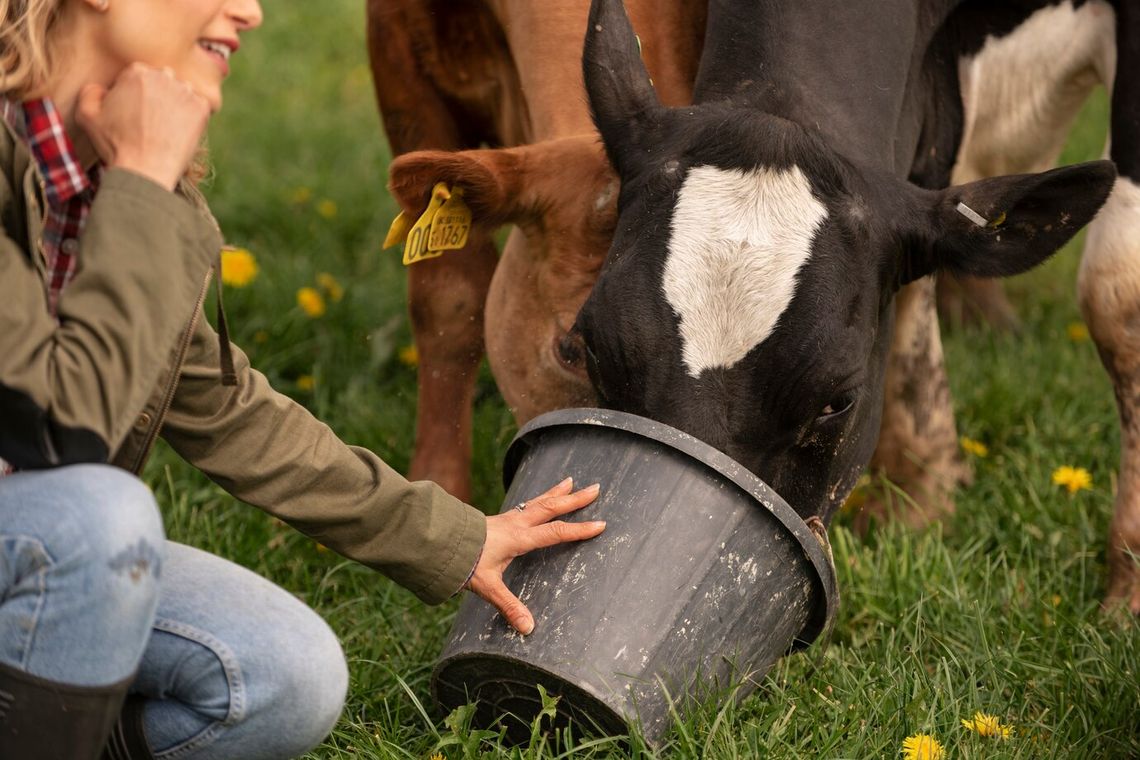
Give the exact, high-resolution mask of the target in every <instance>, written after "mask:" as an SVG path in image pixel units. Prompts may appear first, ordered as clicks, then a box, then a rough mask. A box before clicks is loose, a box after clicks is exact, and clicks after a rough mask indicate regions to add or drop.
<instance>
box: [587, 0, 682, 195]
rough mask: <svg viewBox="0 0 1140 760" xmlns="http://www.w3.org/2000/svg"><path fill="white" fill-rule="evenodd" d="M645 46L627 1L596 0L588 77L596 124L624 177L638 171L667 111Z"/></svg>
mask: <svg viewBox="0 0 1140 760" xmlns="http://www.w3.org/2000/svg"><path fill="white" fill-rule="evenodd" d="M640 47H641V46H640V43H639V42H638V39H637V37H636V36H635V35H634V33H633V26H632V25H631V24H630V22H629V17H628V16H627V15H626V12H625V6H623V5H622V0H593V2H591V3H590V22H589V25H588V26H587V28H586V43H585V48H584V50H583V54H582V73H583V76H584V78H585V82H586V93H587V94H588V95H589V98H590V109H591V110H592V111H593V114H594V124H595V125H597V127H598V131H599V132H601V134H602V140H603V142H605V145H606V153H607V154H608V155H609V157H610V161H611V162H612V163H613V165H614V167H615V168H616V169H617V170H618V173H619V174H620V175H622V176H627V175H628V174H630V173H633V172H636V171H637V169H638V168H639V160H638V157H639V156H641V155H643V154H644V147H643V145H644V142H645V140H646V139H647V138H648V137H649V133H650V131H651V130H652V128H653V126H654V125H655V124H656V123H657V122H658V121H659V120H660V118H661V115H662V114H663V112H664V110H665V109H664V108H663V107H662V105H661V102H660V101H659V100H658V99H657V93H656V91H655V90H654V89H653V83H652V82H651V81H650V79H649V72H648V71H647V70H646V68H645V62H644V61H643V60H642V59H641V49H640Z"/></svg>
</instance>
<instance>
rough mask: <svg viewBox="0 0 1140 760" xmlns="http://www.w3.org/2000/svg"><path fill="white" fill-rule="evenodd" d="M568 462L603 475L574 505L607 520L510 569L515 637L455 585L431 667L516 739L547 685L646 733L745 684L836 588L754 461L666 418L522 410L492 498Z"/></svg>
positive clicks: (827, 604) (538, 487) (660, 731)
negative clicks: (582, 502)
mask: <svg viewBox="0 0 1140 760" xmlns="http://www.w3.org/2000/svg"><path fill="white" fill-rule="evenodd" d="M566 476H571V477H573V478H574V482H575V483H576V484H577V485H578V486H583V485H587V484H589V483H593V482H600V483H601V484H602V490H601V494H600V495H599V497H598V499H597V501H596V502H595V503H593V504H591V505H590V506H588V507H586V508H585V509H583V510H581V511H580V512H579V513H577V514H575V515H574V516H572V517H571V518H570V519H572V520H598V519H601V520H606V522H607V527H606V530H605V532H604V533H602V535H600V536H598V537H597V538H594V539H591V540H589V541H585V542H581V543H577V544H569V545H562V546H557V547H552V548H550V549H544V550H540V551H536V552H532V553H530V554H528V555H525V556H523V557H520V558H519V559H516V560H515V561H514V562H512V563H511V565H510V567H509V568H508V570H507V573H506V576H505V581H506V583H507V585H508V586H509V587H510V588H511V589H512V590H513V591H514V592H515V593H516V594H517V595H518V596H519V597H520V598H521V599H522V600H523V602H524V603H526V604H527V606H528V607H529V608H530V610H531V613H532V614H533V615H534V618H535V629H534V632H533V633H531V634H530V635H529V636H525V637H524V636H520V635H519V634H517V633H515V632H514V630H513V629H511V628H510V627H509V626H508V625H507V624H506V622H505V621H504V620H503V618H502V617H501V616H500V615H499V614H498V612H497V611H496V610H494V608H492V607H491V606H490V605H488V604H486V603H485V602H483V601H482V600H480V599H477V598H475V597H473V596H471V597H469V598H467V599H465V600H464V602H463V604H462V605H461V607H460V610H459V613H458V615H457V616H456V620H455V624H454V626H453V628H452V631H451V635H450V638H449V640H448V642H447V645H446V646H445V648H444V651H443V653H442V655H441V656H440V659H439V661H438V663H437V664H436V668H435V671H434V673H433V677H432V690H433V693H434V695H435V698H436V699H437V701H438V702H439V703H440V704H441V706H442V707H443V708H444V709H445V710H450V709H453V708H455V707H457V706H459V705H463V704H467V703H468V702H471V701H477V702H478V707H477V712H476V723H477V724H478V725H484V726H485V725H490V724H491V723H493V722H494V721H496V720H499V719H503V721H504V725H506V727H507V730H508V736H509V737H511V738H514V739H517V740H525V739H526V738H528V737H529V736H530V725H531V721H532V720H533V719H534V718H535V716H537V715H538V714H539V713H540V712H541V709H542V703H541V700H540V695H539V691H538V688H537V685H539V684H541V685H542V686H543V687H544V688H545V689H546V691H547V692H548V693H549V694H551V695H553V696H558V697H559V698H560V699H559V702H558V715H559V718H560V721H562V722H564V721H565V720H566V719H570V720H572V721H573V722H574V724H575V727H576V729H577V730H579V731H583V730H593V731H595V732H598V733H602V734H606V735H613V734H622V733H625V732H626V731H627V730H628V729H627V723H629V722H634V723H638V724H640V728H641V732H642V735H643V736H644V737H645V738H646V740H647V741H649V742H650V743H651V744H654V743H657V742H659V741H660V740H661V739H662V738H663V737H664V735H665V733H666V732H667V731H668V729H669V727H670V725H671V722H672V717H671V714H670V707H671V705H672V706H674V707H675V708H676V710H677V711H678V712H679V713H680V714H681V715H682V716H684V715H685V714H686V712H687V711H688V710H689V709H690V708H691V706H692V705H693V704H695V703H697V702H699V701H702V700H705V699H709V698H715V697H717V696H718V695H719V696H724V695H725V694H726V693H727V692H728V690H730V689H734V688H736V687H739V689H738V691H736V695H737V696H743V695H744V694H747V693H748V692H750V691H751V690H752V689H753V688H755V686H756V685H757V684H758V683H759V681H760V680H761V679H762V678H763V676H764V674H765V673H766V672H767V671H768V669H769V667H770V666H771V665H772V663H773V662H775V661H776V660H777V659H778V658H779V657H780V656H782V655H783V654H785V653H786V652H788V651H789V649H793V648H796V647H800V646H806V645H807V644H808V643H810V642H811V641H812V640H814V639H815V638H816V637H817V636H818V635H819V634H820V632H821V631H822V630H823V629H824V628H825V626H826V625H828V624H829V623H830V621H831V620H832V619H833V618H834V615H835V611H836V607H837V604H838V598H837V594H836V591H835V570H834V567H833V565H832V563H831V558H830V553H829V551H828V549H827V547H826V538H825V537H823V538H821V537H820V536H819V535H817V534H816V533H813V532H812V530H811V529H810V528H809V527H808V526H807V525H806V524H805V523H804V521H803V520H802V519H801V518H800V517H799V516H798V515H797V514H796V513H795V511H794V510H792V509H791V508H790V507H789V506H788V505H787V504H786V503H785V502H784V501H783V500H782V499H780V497H779V496H778V495H776V494H775V493H774V492H773V491H772V490H771V489H769V488H768V487H767V486H766V485H765V484H764V483H763V482H762V481H760V480H759V479H758V478H757V477H756V476H755V475H753V474H752V473H750V472H749V471H747V470H746V469H744V468H743V467H741V466H740V465H739V464H737V463H736V462H734V461H733V460H732V459H730V458H728V457H727V456H725V455H724V454H722V453H720V452H719V451H717V450H715V449H713V448H712V447H710V446H708V445H706V444H704V443H702V442H701V441H698V440H697V439H695V438H693V437H691V436H689V435H686V434H684V433H681V432H680V431H677V430H675V429H673V428H670V427H668V426H666V425H662V424H660V423H656V422H653V421H651V420H647V419H644V418H641V417H637V416H634V415H630V414H625V413H621V412H614V411H608V410H600V409H565V410H561V411H557V412H551V413H549V414H545V415H543V416H541V417H538V418H536V419H535V420H532V421H531V422H530V423H529V424H528V425H526V426H525V427H524V428H523V429H522V430H520V431H519V434H518V435H517V436H516V437H515V440H514V442H513V443H512V444H511V447H510V449H509V450H508V452H507V457H506V462H505V465H504V480H505V482H506V484H507V494H506V497H505V499H504V502H503V503H504V509H510V508H511V505H514V504H517V503H519V502H520V501H523V500H524V499H530V498H533V497H535V496H538V495H539V494H541V493H543V492H544V491H546V490H547V489H548V488H550V486H552V485H553V484H555V483H557V482H558V481H560V480H561V479H562V478H564V477H566Z"/></svg>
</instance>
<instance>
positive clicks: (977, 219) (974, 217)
mask: <svg viewBox="0 0 1140 760" xmlns="http://www.w3.org/2000/svg"><path fill="white" fill-rule="evenodd" d="M958 213H959V214H961V215H962V216H964V217H966V218H967V219H969V220H970V221H971V222H973V223H974V224H976V225H978V226H979V227H987V226H989V221H988V220H987V219H986V218H985V217H984V216H982V215H981V214H979V213H978V212H977V211H974V209H972V208H970V207H969V206H967V205H966V204H965V203H962V202H961V201H959V202H958Z"/></svg>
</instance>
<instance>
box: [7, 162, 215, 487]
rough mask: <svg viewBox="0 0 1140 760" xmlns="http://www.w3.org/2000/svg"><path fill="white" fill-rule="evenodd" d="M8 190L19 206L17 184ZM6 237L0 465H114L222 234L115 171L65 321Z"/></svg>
mask: <svg viewBox="0 0 1140 760" xmlns="http://www.w3.org/2000/svg"><path fill="white" fill-rule="evenodd" d="M0 185H2V186H0V194H4V195H6V200H7V201H9V202H10V201H11V200H12V198H13V196H14V194H15V192H16V188H13V187H11V186H9V183H8V180H7V179H3V178H0ZM9 234H10V233H9V231H8V230H7V229H6V230H5V234H4V236H3V237H2V238H0V297H2V298H3V306H2V307H0V458H3V459H5V460H7V461H8V462H9V463H11V464H13V465H15V466H16V467H19V468H38V467H51V466H57V465H65V464H72V463H78V462H106V461H108V460H109V458H110V456H111V454H112V453H113V452H114V451H115V450H116V449H117V448H118V446H119V444H120V442H121V441H122V440H123V438H124V437H125V436H126V434H127V432H128V430H129V428H130V426H131V424H132V423H133V422H134V415H135V414H136V413H137V412H138V410H139V409H141V408H142V407H143V405H144V404H145V403H146V400H147V398H148V396H149V394H150V393H151V392H153V390H154V387H155V385H156V383H157V382H158V377H159V375H160V374H161V373H162V372H163V370H164V369H166V368H167V366H168V364H169V359H170V352H171V348H172V346H174V345H175V344H176V343H177V341H178V336H179V334H180V333H181V332H182V330H184V329H185V326H186V323H187V316H188V315H190V314H192V313H193V312H194V308H195V307H194V304H195V301H196V300H197V298H198V295H199V292H200V291H201V289H202V284H203V282H204V281H205V278H206V276H207V272H208V270H209V269H210V267H211V265H212V262H213V260H214V259H215V258H216V256H217V255H218V251H219V250H220V245H221V238H220V236H219V235H218V233H217V230H216V228H215V227H214V225H213V223H212V222H211V221H210V220H209V218H208V217H206V216H205V215H204V214H203V213H201V212H200V211H199V210H198V209H196V208H195V207H194V206H193V205H192V204H191V203H190V202H189V201H187V200H186V199H184V198H181V197H179V196H177V195H175V194H174V193H171V192H169V191H167V190H166V189H164V188H162V187H160V186H159V185H158V184H156V183H154V182H151V181H150V180H148V179H146V178H144V177H142V176H139V175H137V174H132V173H130V172H127V171H125V170H121V169H112V170H109V171H107V172H106V173H105V175H104V177H103V182H102V185H101V187H100V190H99V192H98V194H97V195H96V197H95V202H94V204H93V205H92V207H91V210H90V212H89V214H88V217H87V222H86V226H85V228H84V231H83V234H82V235H81V237H80V240H79V243H80V248H79V253H78V259H77V269H76V272H75V275H74V277H73V279H72V280H71V282H70V283H69V284H68V286H67V288H66V289H65V290H64V291H63V294H62V296H61V298H60V300H59V304H58V307H59V308H58V321H57V320H56V318H54V317H53V316H52V315H51V314H50V313H49V312H48V305H47V295H46V293H45V289H44V283H43V280H42V277H41V275H40V274H39V273H38V272H37V271H36V268H35V266H34V265H33V260H32V259H31V258H29V256H28V255H27V254H26V253H25V252H24V248H23V246H21V245H20V244H19V243H17V242H16V241H15V240H13V239H12V238H11V237H10V236H9ZM33 255H38V252H37V253H35V254H33Z"/></svg>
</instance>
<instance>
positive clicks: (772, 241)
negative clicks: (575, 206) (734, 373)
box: [663, 166, 827, 377]
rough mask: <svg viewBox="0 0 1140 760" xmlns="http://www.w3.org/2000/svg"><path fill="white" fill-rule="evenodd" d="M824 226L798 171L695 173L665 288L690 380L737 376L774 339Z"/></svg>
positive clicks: (672, 243)
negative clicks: (711, 374) (720, 370)
mask: <svg viewBox="0 0 1140 760" xmlns="http://www.w3.org/2000/svg"><path fill="white" fill-rule="evenodd" d="M826 218H827V209H826V208H825V207H824V205H823V204H822V203H820V202H819V200H818V199H816V197H815V196H814V195H812V192H811V185H810V184H809V183H808V180H807V177H805V176H804V174H803V172H801V171H800V170H799V167H795V166H793V167H792V168H791V169H788V170H776V169H767V168H762V169H755V170H751V171H737V170H725V169H718V168H716V167H712V166H698V167H696V168H694V169H691V170H690V171H689V173H688V175H687V176H686V177H685V182H684V184H683V185H682V186H681V192H680V196H679V199H678V202H677V206H676V208H675V209H674V211H673V225H672V235H671V237H670V240H669V255H668V258H667V259H666V262H665V274H664V283H663V288H664V291H665V298H666V299H667V300H668V301H669V304H670V305H671V306H672V307H673V310H674V312H676V314H677V316H678V317H679V318H680V323H681V324H680V329H681V340H682V343H683V349H682V350H683V353H682V358H683V360H684V362H685V366H686V368H687V369H688V371H689V374H690V375H692V376H693V377H697V376H698V375H700V373H701V372H702V371H703V370H705V369H709V368H713V367H731V366H732V365H734V364H736V362H738V361H740V360H741V359H743V358H744V356H745V355H746V354H747V353H748V352H749V351H751V350H752V349H753V348H755V347H756V346H758V345H760V343H762V342H763V341H764V340H765V339H766V338H767V337H768V336H769V335H771V334H772V331H773V330H774V329H775V327H776V321H777V320H778V319H779V318H780V315H781V314H783V313H784V311H785V310H786V309H787V308H788V305H789V304H790V303H791V302H792V297H793V296H794V295H795V290H796V275H797V273H798V272H799V271H800V268H801V267H802V266H803V265H804V262H806V261H807V260H808V258H809V257H810V256H811V243H812V239H813V238H814V237H815V233H816V230H818V229H819V227H820V225H821V224H822V223H823V220H824V219H826Z"/></svg>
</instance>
